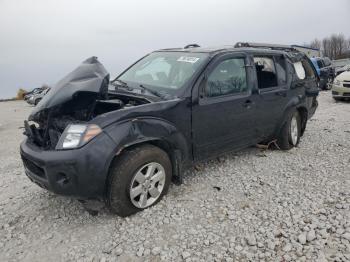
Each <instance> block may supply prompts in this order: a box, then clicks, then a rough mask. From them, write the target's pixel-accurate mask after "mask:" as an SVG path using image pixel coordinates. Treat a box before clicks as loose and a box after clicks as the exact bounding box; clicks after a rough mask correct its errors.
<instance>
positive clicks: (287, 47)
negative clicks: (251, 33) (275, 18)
mask: <svg viewBox="0 0 350 262" xmlns="http://www.w3.org/2000/svg"><path fill="white" fill-rule="evenodd" d="M234 47H235V48H237V47H258V48H267V49H272V50H288V51H298V50H297V49H295V48H294V47H293V46H291V45H278V44H263V43H249V42H238V43H236V44H235V45H234Z"/></svg>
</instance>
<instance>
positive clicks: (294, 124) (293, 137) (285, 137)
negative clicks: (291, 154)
mask: <svg viewBox="0 0 350 262" xmlns="http://www.w3.org/2000/svg"><path fill="white" fill-rule="evenodd" d="M300 136H301V118H300V114H299V112H298V111H293V112H291V113H289V114H288V116H287V121H286V122H285V123H284V125H283V127H282V129H281V132H280V134H279V136H278V138H277V145H278V146H279V148H280V149H282V150H289V149H291V148H293V147H296V146H298V144H299V142H300Z"/></svg>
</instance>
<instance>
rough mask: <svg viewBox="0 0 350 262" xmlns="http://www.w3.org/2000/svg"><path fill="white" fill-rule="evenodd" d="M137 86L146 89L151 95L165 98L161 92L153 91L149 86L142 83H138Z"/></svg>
mask: <svg viewBox="0 0 350 262" xmlns="http://www.w3.org/2000/svg"><path fill="white" fill-rule="evenodd" d="M139 87H140V88H141V91H142V90H143V91H147V92H148V93H151V94H152V95H154V96H157V97H159V98H162V99H165V98H166V97H165V95H164V94H162V93H160V92H158V91H155V90H153V89H151V88H149V87H146V86H144V85H142V84H140V85H139Z"/></svg>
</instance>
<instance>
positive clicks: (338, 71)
mask: <svg viewBox="0 0 350 262" xmlns="http://www.w3.org/2000/svg"><path fill="white" fill-rule="evenodd" d="M349 70H350V64H349V65H345V66H342V67H340V68H336V69H335V75H336V76H337V75H340V74H341V73H343V72H345V71H349Z"/></svg>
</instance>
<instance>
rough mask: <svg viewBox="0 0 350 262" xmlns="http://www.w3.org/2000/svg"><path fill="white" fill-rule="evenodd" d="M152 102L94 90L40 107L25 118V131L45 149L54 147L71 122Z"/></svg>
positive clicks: (82, 121)
mask: <svg viewBox="0 0 350 262" xmlns="http://www.w3.org/2000/svg"><path fill="white" fill-rule="evenodd" d="M146 103H149V101H147V100H146V99H142V98H136V97H128V96H121V95H112V97H109V98H108V99H107V100H99V99H96V97H95V95H94V94H84V93H81V94H78V95H77V96H76V97H75V99H73V100H71V101H69V102H66V103H64V104H62V105H59V106H56V107H54V108H51V109H47V110H44V111H41V112H40V113H39V114H38V115H37V116H36V117H35V119H33V121H30V122H28V121H25V135H27V136H28V138H29V139H30V140H31V141H32V142H33V143H34V144H35V145H36V146H39V147H41V148H43V149H45V150H51V149H54V148H55V147H56V145H57V142H58V140H59V138H60V136H61V134H62V133H63V131H64V130H65V128H66V127H67V126H68V125H69V124H77V123H85V122H88V121H90V120H91V119H93V118H95V117H96V116H98V115H101V114H104V113H108V112H111V111H115V110H120V109H125V108H129V107H133V106H138V105H142V104H146Z"/></svg>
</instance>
